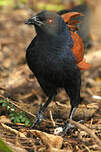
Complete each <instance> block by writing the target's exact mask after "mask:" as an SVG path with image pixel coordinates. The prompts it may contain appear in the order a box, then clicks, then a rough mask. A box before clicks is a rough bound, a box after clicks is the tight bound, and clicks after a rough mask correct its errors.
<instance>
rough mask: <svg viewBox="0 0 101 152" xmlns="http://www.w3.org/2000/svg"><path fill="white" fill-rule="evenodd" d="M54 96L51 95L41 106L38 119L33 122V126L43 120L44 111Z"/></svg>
mask: <svg viewBox="0 0 101 152" xmlns="http://www.w3.org/2000/svg"><path fill="white" fill-rule="evenodd" d="M52 99H53V96H51V97H49V98H48V100H47V101H46V103H45V104H44V105H43V106H42V105H41V106H40V109H39V111H38V113H37V116H36V119H35V121H34V123H33V124H32V126H31V128H34V127H35V125H36V124H38V123H39V122H41V121H42V119H43V112H44V111H45V109H46V108H47V106H48V105H49V103H50V102H51V101H52Z"/></svg>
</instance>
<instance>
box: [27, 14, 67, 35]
mask: <svg viewBox="0 0 101 152" xmlns="http://www.w3.org/2000/svg"><path fill="white" fill-rule="evenodd" d="M25 23H26V24H28V25H34V26H35V29H36V32H37V33H40V32H42V33H43V34H47V35H60V34H61V33H62V32H64V31H65V30H66V28H67V26H66V23H65V22H64V20H63V19H62V17H61V16H60V15H58V14H56V13H54V12H49V11H41V12H40V13H38V14H36V15H35V16H33V17H31V18H29V19H28V20H27V21H26V22H25Z"/></svg>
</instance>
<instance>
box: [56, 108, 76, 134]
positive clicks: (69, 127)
mask: <svg viewBox="0 0 101 152" xmlns="http://www.w3.org/2000/svg"><path fill="white" fill-rule="evenodd" d="M76 109H77V106H75V107H74V106H72V107H71V111H70V114H69V119H73V115H74V113H75V111H76ZM71 128H74V125H72V124H71V123H69V122H68V121H67V122H66V123H65V125H64V127H63V131H62V132H60V133H59V135H64V134H65V133H66V132H67V131H68V130H69V129H71Z"/></svg>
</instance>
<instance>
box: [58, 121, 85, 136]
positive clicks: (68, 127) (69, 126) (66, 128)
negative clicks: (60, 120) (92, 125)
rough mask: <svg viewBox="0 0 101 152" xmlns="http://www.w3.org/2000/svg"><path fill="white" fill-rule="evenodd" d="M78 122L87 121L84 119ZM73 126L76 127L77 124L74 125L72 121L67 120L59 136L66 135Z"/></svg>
mask: <svg viewBox="0 0 101 152" xmlns="http://www.w3.org/2000/svg"><path fill="white" fill-rule="evenodd" d="M78 122H79V123H84V122H85V121H84V120H80V121H78ZM72 128H75V125H72V124H71V123H70V122H68V121H67V122H66V124H65V125H64V127H63V128H62V129H61V131H60V132H58V133H57V134H58V135H59V136H63V135H65V134H66V133H67V132H68V130H70V129H72Z"/></svg>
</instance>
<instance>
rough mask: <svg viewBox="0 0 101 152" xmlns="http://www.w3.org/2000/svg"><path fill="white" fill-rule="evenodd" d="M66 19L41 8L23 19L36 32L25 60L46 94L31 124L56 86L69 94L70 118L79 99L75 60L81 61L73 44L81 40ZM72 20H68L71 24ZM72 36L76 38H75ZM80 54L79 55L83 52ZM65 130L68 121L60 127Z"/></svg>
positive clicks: (40, 116) (37, 121) (78, 78)
mask: <svg viewBox="0 0 101 152" xmlns="http://www.w3.org/2000/svg"><path fill="white" fill-rule="evenodd" d="M79 15H80V14H79ZM71 16H72V15H71ZM74 16H75V15H74ZM66 18H67V19H66ZM70 19H71V17H68V15H67V17H66V16H60V15H58V14H57V13H54V12H49V11H41V12H40V13H38V14H37V15H35V16H33V17H31V18H29V19H28V21H26V24H29V25H34V26H35V29H36V33H37V35H36V37H35V38H34V39H33V40H32V42H31V44H30V45H29V47H28V48H27V52H26V60H27V63H28V66H29V68H30V69H31V71H32V72H33V73H34V75H35V77H36V78H37V80H38V82H39V84H40V86H41V88H42V89H43V91H44V92H45V94H46V95H47V96H48V100H47V101H46V103H45V104H44V105H43V106H42V107H41V108H40V109H39V111H38V113H37V116H36V120H35V121H34V123H33V125H32V128H33V127H34V126H35V125H36V124H37V123H39V122H40V121H41V120H42V118H43V112H44V111H45V109H46V107H47V106H48V104H49V103H50V102H51V100H53V99H54V97H55V96H56V94H57V92H58V89H59V88H64V89H65V90H66V92H67V94H68V96H69V98H70V104H71V111H70V115H69V118H70V119H72V117H73V114H74V112H75V110H76V108H77V107H78V105H79V103H80V86H81V74H80V67H79V66H78V64H79V63H80V62H84V63H85V61H84V60H78V55H77V54H78V53H76V52H79V54H80V50H79V51H78V49H77V48H78V47H77V46H81V48H82V47H83V42H82V40H81V38H80V37H79V36H78V35H77V34H76V33H75V31H72V30H71V29H72V28H73V26H72V27H70V26H69V25H66V24H67V23H68V22H67V20H70ZM65 22H66V23H65ZM73 24H74V23H73V22H72V24H71V25H73ZM74 29H75V28H74ZM73 33H74V36H73ZM74 37H75V38H74ZM76 37H77V39H80V41H76ZM74 46H76V47H74ZM83 49H84V48H83ZM83 49H82V50H81V54H82V51H83ZM81 56H82V59H83V55H81ZM85 66H86V68H85V69H88V68H89V65H88V64H87V63H85ZM81 67H82V64H81ZM81 69H82V68H81ZM67 130H68V122H66V124H65V126H64V128H63V133H65V132H66V131H67Z"/></svg>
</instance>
